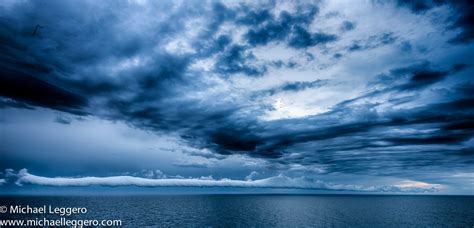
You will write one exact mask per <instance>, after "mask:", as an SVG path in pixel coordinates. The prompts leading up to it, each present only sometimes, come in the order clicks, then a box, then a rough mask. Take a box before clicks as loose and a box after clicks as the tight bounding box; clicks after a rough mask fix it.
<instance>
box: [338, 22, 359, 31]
mask: <svg viewBox="0 0 474 228" xmlns="http://www.w3.org/2000/svg"><path fill="white" fill-rule="evenodd" d="M355 28H356V24H355V23H354V22H351V21H343V22H342V25H341V30H342V31H345V32H347V31H351V30H354V29H355Z"/></svg>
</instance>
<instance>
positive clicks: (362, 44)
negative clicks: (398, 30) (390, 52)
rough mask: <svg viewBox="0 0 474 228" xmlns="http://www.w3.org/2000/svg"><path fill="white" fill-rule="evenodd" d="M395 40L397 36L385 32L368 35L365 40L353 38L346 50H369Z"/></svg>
mask: <svg viewBox="0 0 474 228" xmlns="http://www.w3.org/2000/svg"><path fill="white" fill-rule="evenodd" d="M396 40H397V37H396V36H395V35H394V34H393V33H391V32H386V33H383V34H380V35H372V36H369V37H368V38H367V39H365V40H355V41H354V42H353V43H352V45H351V46H349V47H348V48H347V50H348V51H350V52H354V51H364V50H369V49H373V48H377V47H380V46H383V45H388V44H393V43H395V41H396Z"/></svg>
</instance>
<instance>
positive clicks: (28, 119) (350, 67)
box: [0, 0, 474, 194]
mask: <svg viewBox="0 0 474 228" xmlns="http://www.w3.org/2000/svg"><path fill="white" fill-rule="evenodd" d="M473 12H474V9H473V5H472V4H471V3H469V1H465V2H464V1H454V3H446V2H444V1H430V0H426V1H424V0H420V1H403V0H400V1H377V0H373V1H362V0H361V1H314V2H310V1H301V2H299V1H291V2H290V1H248V2H238V1H223V2H218V1H208V2H203V1H146V0H129V1H125V0H124V1H112V0H107V1H67V0H66V1H52V0H48V1H27V0H22V1H18V0H15V1H10V0H7V1H0V49H1V51H0V113H1V115H0V123H1V125H0V136H1V138H0V140H1V141H0V145H1V147H0V153H1V154H0V155H1V161H0V170H1V171H0V193H18V192H29V193H34V192H35V191H46V192H47V191H55V192H57V191H62V190H64V191H66V190H68V189H81V190H82V189H84V190H85V191H87V189H94V191H95V189H101V191H106V192H107V191H109V190H110V191H115V190H111V189H116V188H110V186H121V187H120V188H121V189H131V190H130V191H141V190H140V189H142V188H141V187H151V188H146V189H147V190H146V191H149V192H150V191H151V192H153V191H156V192H160V191H164V190H163V189H168V190H167V191H169V190H170V189H173V191H177V192H180V191H189V189H192V188H195V187H206V188H205V189H207V190H208V191H212V192H216V191H217V192H219V191H226V190H225V189H229V188H231V189H233V191H234V190H235V191H245V192H247V191H255V192H257V191H258V192H262V191H263V192H265V191H267V192H271V191H273V190H274V189H285V190H286V191H292V192H295V191H296V192H298V191H300V192H307V191H323V192H324V191H328V192H369V193H385V192H390V193H426V194H432V193H435V194H474V190H473V189H474V138H473V136H474V78H473V77H472V75H473V73H474V67H473V64H474V45H473V44H474V42H473V41H474V24H473V17H474V15H473ZM45 189H46V190H45ZM150 189H151V190H150ZM186 189H188V190H186ZM127 191H128V190H127ZM200 191H202V190H200Z"/></svg>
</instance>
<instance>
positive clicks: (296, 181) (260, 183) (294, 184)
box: [9, 169, 438, 193]
mask: <svg viewBox="0 0 474 228" xmlns="http://www.w3.org/2000/svg"><path fill="white" fill-rule="evenodd" d="M9 176H10V177H12V176H15V178H10V181H9V182H11V183H15V184H16V185H19V186H22V185H42V186H56V187H81V186H109V187H118V186H137V187H224V188H228V187H233V188H288V189H313V190H333V191H358V192H399V193H429V192H437V191H438V188H437V187H435V186H431V185H428V186H422V187H411V186H409V187H407V186H399V185H384V186H361V185H346V184H334V183H328V182H324V181H321V180H314V179H311V178H303V177H301V178H291V177H287V176H284V175H278V176H274V177H268V178H264V179H259V180H251V179H248V180H233V179H213V178H209V177H206V178H184V179H170V178H166V179H150V178H143V177H134V176H110V177H43V176H36V175H33V174H30V173H28V170H26V169H22V170H20V171H19V172H18V173H12V172H10V175H9Z"/></svg>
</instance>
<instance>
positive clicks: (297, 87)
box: [258, 80, 328, 96]
mask: <svg viewBox="0 0 474 228" xmlns="http://www.w3.org/2000/svg"><path fill="white" fill-rule="evenodd" d="M327 84H328V81H327V80H315V81H309V82H308V81H296V82H286V83H284V84H282V85H280V86H277V87H274V88H271V89H268V90H263V91H259V92H258V94H260V95H261V94H268V95H270V96H271V95H274V94H277V93H281V92H298V91H302V90H306V89H311V88H319V87H322V86H324V85H327Z"/></svg>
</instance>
